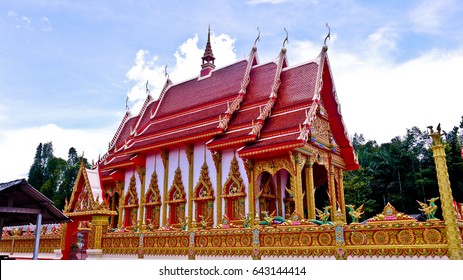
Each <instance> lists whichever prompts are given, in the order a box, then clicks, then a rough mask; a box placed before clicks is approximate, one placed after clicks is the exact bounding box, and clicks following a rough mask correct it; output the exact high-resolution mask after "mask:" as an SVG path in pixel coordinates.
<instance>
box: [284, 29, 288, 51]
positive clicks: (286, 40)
mask: <svg viewBox="0 0 463 280" xmlns="http://www.w3.org/2000/svg"><path fill="white" fill-rule="evenodd" d="M284 30H285V32H286V38H285V40H284V41H283V48H285V44H286V43H287V42H288V30H286V27H285V28H284Z"/></svg>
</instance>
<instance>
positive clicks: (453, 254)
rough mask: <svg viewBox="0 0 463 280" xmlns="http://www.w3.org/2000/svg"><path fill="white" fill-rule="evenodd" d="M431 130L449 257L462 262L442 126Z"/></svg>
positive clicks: (430, 127)
mask: <svg viewBox="0 0 463 280" xmlns="http://www.w3.org/2000/svg"><path fill="white" fill-rule="evenodd" d="M428 128H429V130H430V134H429V135H430V136H431V138H432V140H433V146H432V147H431V149H432V151H433V157H434V162H435V164H436V172H437V182H438V185H439V194H440V199H441V202H442V204H441V207H442V216H443V218H444V222H445V228H446V235H447V244H448V255H449V258H450V259H452V260H462V259H463V253H462V246H461V236H460V231H459V230H458V226H457V217H456V213H455V210H454V208H453V197H452V189H451V188H450V180H449V174H448V169H447V162H446V158H445V148H444V145H443V144H442V139H441V136H442V134H441V128H440V124H439V125H438V126H437V131H436V132H434V130H433V128H432V126H429V127H428Z"/></svg>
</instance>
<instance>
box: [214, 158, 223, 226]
mask: <svg viewBox="0 0 463 280" xmlns="http://www.w3.org/2000/svg"><path fill="white" fill-rule="evenodd" d="M212 159H213V160H214V165H215V170H216V172H217V173H216V192H217V196H216V197H217V198H216V199H217V209H216V211H217V212H216V213H217V216H216V217H217V218H216V221H217V224H221V223H222V153H221V152H220V151H217V152H214V153H212Z"/></svg>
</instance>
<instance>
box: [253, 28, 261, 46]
mask: <svg viewBox="0 0 463 280" xmlns="http://www.w3.org/2000/svg"><path fill="white" fill-rule="evenodd" d="M257 32H259V34H258V35H257V38H256V40H255V41H254V47H255V46H256V44H257V42H259V41H260V30H259V27H257Z"/></svg>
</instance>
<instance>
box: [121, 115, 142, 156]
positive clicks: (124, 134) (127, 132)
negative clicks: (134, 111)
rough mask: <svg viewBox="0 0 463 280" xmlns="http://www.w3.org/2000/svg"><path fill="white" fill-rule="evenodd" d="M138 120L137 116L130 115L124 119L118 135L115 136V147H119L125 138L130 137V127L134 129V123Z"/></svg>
mask: <svg viewBox="0 0 463 280" xmlns="http://www.w3.org/2000/svg"><path fill="white" fill-rule="evenodd" d="M137 121H138V116H135V117H132V118H130V119H128V120H126V122H125V124H124V127H123V128H122V130H121V132H120V134H119V137H118V138H117V141H116V147H117V148H120V147H121V146H122V145H123V144H124V143H125V140H126V139H128V138H129V137H130V132H131V130H132V129H134V127H135V125H136V124H137Z"/></svg>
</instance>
